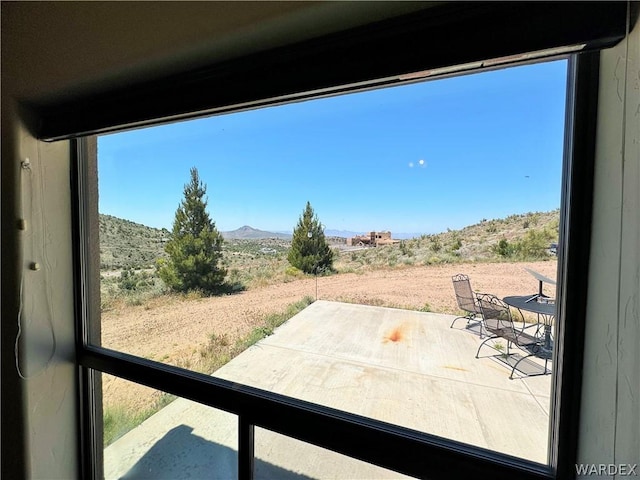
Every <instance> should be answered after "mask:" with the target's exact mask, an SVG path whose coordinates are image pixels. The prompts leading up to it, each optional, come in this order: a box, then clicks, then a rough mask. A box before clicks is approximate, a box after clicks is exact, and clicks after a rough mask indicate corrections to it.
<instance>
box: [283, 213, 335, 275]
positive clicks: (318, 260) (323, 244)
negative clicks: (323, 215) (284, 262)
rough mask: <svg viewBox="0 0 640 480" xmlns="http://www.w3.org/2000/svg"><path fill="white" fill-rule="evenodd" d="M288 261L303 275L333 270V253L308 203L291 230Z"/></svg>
mask: <svg viewBox="0 0 640 480" xmlns="http://www.w3.org/2000/svg"><path fill="white" fill-rule="evenodd" d="M288 259H289V263H290V264H291V265H293V266H294V267H296V268H299V269H300V270H302V271H303V272H305V273H315V274H317V273H318V272H326V271H329V270H332V269H333V251H332V250H331V248H329V245H328V244H327V240H326V238H325V236H324V232H323V230H322V224H321V223H320V221H319V220H318V217H317V216H316V215H315V213H314V211H313V208H312V207H311V204H310V203H309V202H307V206H306V207H305V209H304V212H302V216H301V217H300V219H299V220H298V225H297V226H296V228H295V229H294V230H293V239H292V240H291V248H290V249H289V255H288Z"/></svg>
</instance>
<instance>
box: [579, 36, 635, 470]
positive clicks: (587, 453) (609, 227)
mask: <svg viewBox="0 0 640 480" xmlns="http://www.w3.org/2000/svg"><path fill="white" fill-rule="evenodd" d="M600 72H601V73H600V95H599V105H598V108H599V121H598V134H597V135H598V136H597V151H596V170H595V191H594V213H593V235H592V245H591V262H590V273H589V299H588V315H587V329H586V345H585V351H584V356H585V360H584V380H583V389H582V416H581V427H580V445H579V461H580V462H584V463H606V464H620V463H638V464H640V27H638V25H636V28H635V30H634V31H633V32H632V34H631V35H630V36H629V37H628V38H627V39H626V40H625V41H624V42H622V43H620V44H619V45H617V46H616V47H615V48H612V49H610V50H608V51H605V52H603V53H602V56H601V66H600ZM638 468H640V466H639V467H638Z"/></svg>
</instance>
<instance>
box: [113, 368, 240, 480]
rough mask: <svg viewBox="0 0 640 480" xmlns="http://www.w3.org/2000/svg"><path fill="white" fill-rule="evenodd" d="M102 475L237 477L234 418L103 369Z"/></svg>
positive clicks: (178, 477)
mask: <svg viewBox="0 0 640 480" xmlns="http://www.w3.org/2000/svg"><path fill="white" fill-rule="evenodd" d="M102 386H103V410H104V411H103V420H104V421H103V434H104V445H105V447H104V478H105V479H120V478H154V479H172V480H173V479H180V478H219V479H225V480H227V479H230V478H236V477H237V472H238V419H237V416H236V415H233V414H230V413H227V412H223V411H221V410H216V409H214V408H211V407H208V406H205V405H201V404H199V403H196V402H192V401H189V400H185V399H184V398H177V399H176V398H175V397H173V396H172V395H169V394H166V393H164V392H160V391H158V390H154V389H151V388H148V387H145V386H142V385H138V384H135V383H132V382H128V381H126V380H123V379H122V378H117V377H113V376H111V375H106V374H102Z"/></svg>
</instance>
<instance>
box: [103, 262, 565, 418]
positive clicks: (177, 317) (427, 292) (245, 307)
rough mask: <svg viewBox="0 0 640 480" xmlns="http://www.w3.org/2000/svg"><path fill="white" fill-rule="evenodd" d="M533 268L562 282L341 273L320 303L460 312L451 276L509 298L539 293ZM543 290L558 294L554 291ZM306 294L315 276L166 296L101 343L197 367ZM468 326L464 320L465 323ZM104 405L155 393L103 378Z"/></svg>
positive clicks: (496, 274) (478, 268) (515, 275)
mask: <svg viewBox="0 0 640 480" xmlns="http://www.w3.org/2000/svg"><path fill="white" fill-rule="evenodd" d="M525 267H528V268H530V269H532V270H535V271H537V272H540V273H541V274H543V275H546V276H548V277H550V278H555V277H556V268H557V263H556V261H553V260H552V261H540V262H523V263H459V264H452V265H431V266H417V267H415V266H414V267H406V268H396V269H388V270H376V271H371V272H366V273H361V274H355V273H352V274H340V275H332V276H325V277H318V279H317V292H318V294H317V298H319V299H322V300H333V301H345V302H352V303H362V304H368V305H380V306H390V307H396V308H410V309H425V310H428V311H432V312H441V313H450V314H451V313H457V312H458V308H457V305H456V302H455V297H454V293H453V287H452V284H451V277H452V276H453V275H455V274H457V273H465V274H467V275H469V277H470V279H471V285H472V287H473V289H474V290H475V291H478V292H487V293H493V294H495V295H498V296H499V297H503V296H506V295H525V294H530V293H535V292H536V291H537V288H538V284H537V281H536V280H535V279H534V278H533V277H532V276H531V275H530V274H529V273H528V272H526V271H525V270H524V269H525ZM545 288H546V289H545V293H547V294H549V295H551V296H554V291H553V290H552V288H553V287H548V286H547V287H545ZM305 296H311V297H313V298H316V280H315V279H314V278H313V277H310V278H304V279H299V280H294V281H291V282H288V283H281V284H277V285H271V286H267V287H263V288H256V289H251V290H247V291H244V292H241V293H238V294H234V295H226V296H221V297H209V298H195V299H185V298H181V297H176V296H163V297H158V298H155V299H151V300H149V301H147V302H145V303H144V304H142V305H138V306H125V305H120V306H116V307H115V308H113V309H111V310H109V311H106V312H103V313H102V345H103V346H105V347H108V348H112V349H116V350H121V351H124V352H127V353H131V354H134V355H139V356H141V357H144V358H149V359H152V360H157V361H161V362H165V363H169V364H173V365H178V366H183V367H187V368H191V366H192V365H193V364H195V361H196V359H197V356H198V352H199V349H200V348H201V346H202V345H204V344H206V343H207V341H208V339H209V337H210V335H211V334H216V335H226V336H227V338H228V339H229V341H230V342H233V341H234V340H235V339H236V338H240V337H242V336H244V335H247V334H248V333H249V332H250V331H251V330H252V329H254V328H256V327H259V326H260V322H261V321H262V320H263V319H264V316H265V315H267V314H269V313H273V312H281V311H283V310H284V309H286V307H287V306H288V305H290V304H291V303H294V302H296V301H298V300H301V299H302V298H303V297H305ZM460 323H461V324H462V322H460ZM103 394H104V402H105V406H107V407H108V406H111V405H119V406H123V407H125V408H144V407H145V406H147V405H148V404H149V403H150V402H151V401H152V400H153V398H156V397H157V393H155V394H154V393H153V392H152V391H151V390H150V389H148V388H147V387H143V386H141V385H135V384H132V383H130V382H127V381H126V380H123V379H119V378H113V377H111V376H108V375H105V376H104V378H103Z"/></svg>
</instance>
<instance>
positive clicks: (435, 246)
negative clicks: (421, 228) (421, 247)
mask: <svg viewBox="0 0 640 480" xmlns="http://www.w3.org/2000/svg"><path fill="white" fill-rule="evenodd" d="M431 250H433V251H434V252H435V253H438V252H439V251H440V250H442V242H441V241H440V237H438V236H437V235H433V236H432V237H431Z"/></svg>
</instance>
